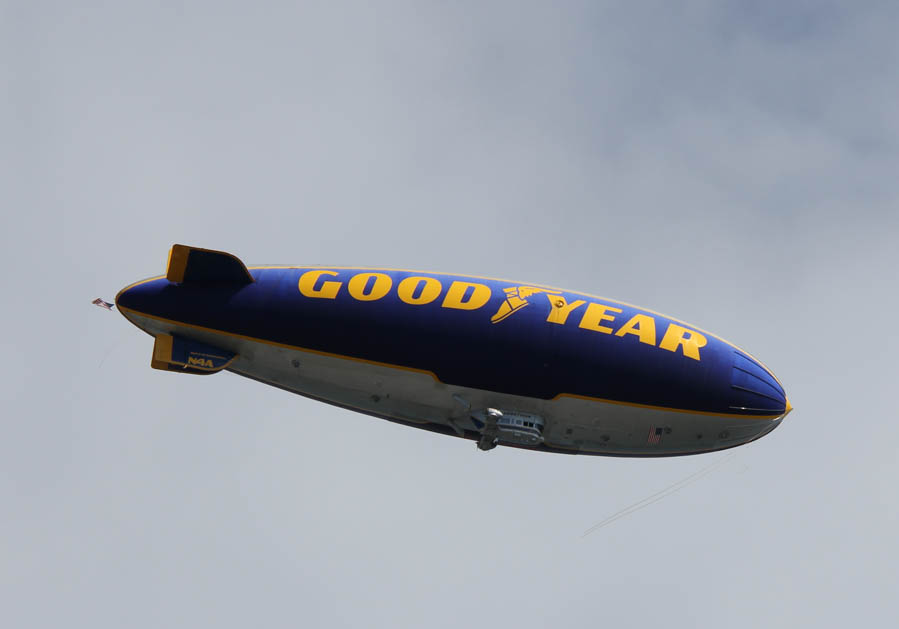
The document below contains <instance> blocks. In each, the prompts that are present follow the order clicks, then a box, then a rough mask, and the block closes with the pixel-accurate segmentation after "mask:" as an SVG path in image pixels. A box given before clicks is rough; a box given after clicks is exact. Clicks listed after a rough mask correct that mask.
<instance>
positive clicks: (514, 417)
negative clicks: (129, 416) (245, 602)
mask: <svg viewBox="0 0 899 629" xmlns="http://www.w3.org/2000/svg"><path fill="white" fill-rule="evenodd" d="M115 306H116V307H117V309H118V310H119V312H121V313H122V315H124V316H125V318H126V319H128V321H130V322H131V323H133V324H134V325H136V326H137V327H138V328H140V329H141V330H143V331H144V332H146V333H147V334H149V335H150V336H152V337H153V339H154V343H153V349H152V356H151V360H150V366H151V367H152V368H154V369H159V370H162V371H166V372H171V373H177V374H185V375H187V374H190V375H212V374H216V373H218V372H221V371H229V372H231V373H233V374H237V375H239V376H244V377H246V378H250V379H252V380H256V381H258V382H261V383H263V384H267V385H271V386H274V387H278V388H281V389H285V390H287V391H290V392H293V393H297V394H299V395H302V396H305V397H307V398H311V399H313V400H318V401H321V402H325V403H328V404H333V405H335V406H339V407H342V408H344V409H348V410H351V411H356V412H359V413H364V414H366V415H370V416H373V417H377V418H381V419H385V420H388V421H391V422H396V423H399V424H403V425H405V426H411V427H414V428H420V429H423V430H428V431H431V432H435V433H440V434H443V435H447V436H452V437H457V438H461V439H468V440H471V441H474V442H475V443H476V444H477V447H478V448H479V449H480V450H484V451H488V450H492V449H494V448H496V447H497V446H505V447H514V448H523V449H528V450H533V451H537V452H556V453H565V454H587V455H604V456H631V457H660V456H677V455H688V454H699V453H704V452H713V451H717V450H722V449H726V448H732V447H735V446H739V445H742V444H745V443H748V442H751V441H754V440H756V439H758V438H760V437H762V436H764V435H766V434H768V433H769V432H771V431H772V430H773V429H774V428H776V427H777V426H778V425H779V424H780V423H781V422H782V421H783V419H784V417H785V416H786V415H787V414H788V413H789V412H790V410H791V409H792V407H791V405H790V402H789V400H788V399H787V395H786V393H785V391H784V387H783V385H782V384H781V382H780V381H779V380H778V379H777V378H776V377H775V376H774V374H773V373H772V371H771V370H770V369H768V367H766V366H765V365H764V364H762V363H761V362H760V361H759V360H757V359H756V358H754V357H753V356H752V355H751V354H749V353H747V352H746V351H744V350H742V349H740V348H739V347H737V346H736V345H733V344H731V343H729V342H727V341H725V340H723V339H721V338H719V337H717V336H715V335H714V334H711V333H709V332H706V331H704V330H701V329H699V328H697V327H696V326H693V325H690V324H687V323H684V322H683V321H680V320H677V319H673V318H671V317H668V316H665V315H662V314H659V313H657V312H654V311H651V310H647V309H645V308H640V307H637V306H633V305H630V304H626V303H622V302H620V301H615V300H611V299H606V298H603V297H597V296H594V295H589V294H586V293H579V292H575V291H570V290H563V289H559V288H554V287H551V286H543V285H538V284H524V283H521V282H514V281H509V280H500V279H492V278H486V277H475V276H461V275H449V274H444V273H430V272H423V271H411V270H400V269H375V268H356V267H353V268H348V267H340V266H327V267H325V266H249V267H248V266H246V265H245V264H244V263H243V262H242V261H241V260H240V259H238V258H237V257H235V256H234V255H232V254H229V253H226V252H222V251H215V250H211V249H202V248H198V247H192V246H186V245H179V244H176V245H174V246H173V247H172V248H171V250H170V251H169V257H168V265H167V268H166V273H165V275H163V276H158V277H153V278H150V279H145V280H141V281H139V282H136V283H134V284H131V285H129V286H127V287H125V288H124V289H122V290H121V291H119V293H118V295H116V298H115Z"/></svg>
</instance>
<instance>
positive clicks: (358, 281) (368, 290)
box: [347, 273, 393, 301]
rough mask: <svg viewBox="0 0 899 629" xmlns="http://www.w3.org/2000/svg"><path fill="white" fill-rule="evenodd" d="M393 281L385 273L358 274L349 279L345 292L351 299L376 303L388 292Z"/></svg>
mask: <svg viewBox="0 0 899 629" xmlns="http://www.w3.org/2000/svg"><path fill="white" fill-rule="evenodd" d="M391 286H393V280H392V279H391V278H390V276H389V275H386V274H385V273H359V274H358V275H354V276H353V277H352V278H350V281H349V283H348V284H347V290H348V291H350V295H352V296H353V299H357V300H359V301H376V300H378V299H381V297H383V296H384V295H386V294H387V293H388V292H390V287H391Z"/></svg>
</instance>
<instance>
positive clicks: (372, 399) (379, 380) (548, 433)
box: [126, 312, 782, 456]
mask: <svg viewBox="0 0 899 629" xmlns="http://www.w3.org/2000/svg"><path fill="white" fill-rule="evenodd" d="M126 316H127V317H128V319H130V320H131V321H132V322H133V323H135V324H136V325H137V326H138V327H140V328H142V329H143V330H145V331H147V332H148V333H150V334H154V335H155V334H159V333H167V334H178V335H182V336H185V337H187V338H192V339H196V340H198V341H201V342H204V343H208V344H210V345H214V346H217V347H221V348H222V349H226V350H228V351H231V352H235V353H236V354H238V358H237V359H236V360H235V361H234V362H233V363H231V365H230V366H229V368H228V369H229V370H230V371H232V372H234V373H237V374H240V375H244V376H247V377H250V378H253V379H256V380H259V381H262V382H264V383H267V384H272V385H274V386H278V387H280V388H283V389H287V390H289V391H293V392H295V393H299V394H301V395H306V396H310V397H314V398H317V399H319V400H322V401H324V402H329V403H332V404H337V405H339V406H343V407H347V408H351V409H355V410H358V411H360V412H364V413H370V414H374V415H380V416H384V417H389V418H392V419H397V420H401V421H405V422H411V423H416V424H422V425H425V424H429V423H435V424H441V425H444V426H448V427H450V428H452V429H453V430H458V429H460V428H461V429H465V430H468V431H476V430H477V427H476V425H475V424H474V423H473V422H472V421H471V419H470V415H471V412H474V411H477V410H479V409H485V408H496V409H499V410H501V411H520V412H525V413H533V414H536V415H540V416H541V417H542V418H543V419H544V421H545V423H546V425H545V428H544V431H543V437H544V442H545V444H546V445H547V446H549V447H554V448H560V449H563V450H568V451H571V452H577V453H582V454H600V455H602V454H606V455H637V456H640V455H642V456H653V455H656V456H658V455H674V454H689V453H699V452H708V451H712V450H718V449H722V448H728V447H732V446H735V445H740V444H742V443H746V442H749V441H752V440H754V439H757V438H758V437H760V436H762V435H764V434H765V433H767V432H770V431H771V430H773V429H774V428H775V427H776V426H777V425H778V424H779V423H780V421H781V419H782V418H778V419H774V420H772V419H753V418H743V417H739V416H716V415H705V414H698V413H690V412H682V411H673V410H665V409H658V408H644V407H640V406H631V405H626V404H616V403H610V402H603V401H600V400H594V399H582V398H576V397H569V396H564V395H563V396H560V397H558V398H556V399H553V400H542V399H537V398H530V397H524V396H517V395H507V394H503V393H494V392H492V391H485V390H482V389H471V388H466V387H459V386H454V385H448V384H444V383H442V382H439V381H438V380H437V379H436V378H435V377H434V376H432V375H431V374H429V373H424V372H418V371H411V370H406V369H400V368H396V367H390V366H386V365H381V364H372V363H368V362H363V361H359V360H353V359H348V358H341V357H336V356H331V355H323V354H320V353H316V352H311V351H305V350H300V349H295V348H285V347H280V346H276V345H270V344H267V343H264V342H260V341H252V340H247V339H244V338H241V337H236V336H231V335H228V334H225V333H216V332H212V331H206V330H197V329H193V328H182V327H180V326H178V325H175V324H172V323H167V322H161V321H157V320H155V319H151V318H148V317H143V316H140V315H137V314H136V313H132V312H129V313H127V314H126ZM454 396H455V397H454ZM460 399H461V400H463V401H464V402H467V403H468V404H469V405H470V408H466V407H465V406H464V405H463V403H462V402H460ZM655 428H662V429H663V434H662V435H661V437H660V439H658V442H657V443H653V441H654V440H651V439H649V435H650V432H651V431H654V429H655ZM469 436H475V435H473V433H469ZM501 445H502V444H501Z"/></svg>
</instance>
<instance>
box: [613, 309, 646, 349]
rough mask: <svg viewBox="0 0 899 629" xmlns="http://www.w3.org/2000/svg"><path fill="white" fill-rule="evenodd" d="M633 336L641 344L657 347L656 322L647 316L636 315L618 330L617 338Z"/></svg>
mask: <svg viewBox="0 0 899 629" xmlns="http://www.w3.org/2000/svg"><path fill="white" fill-rule="evenodd" d="M625 334H633V335H634V336H636V337H637V338H638V339H640V342H641V343H646V344H647V345H652V346H655V344H656V320H655V319H653V318H652V317H650V316H649V315H645V314H638V315H634V316H633V317H631V318H630V321H628V322H627V323H625V324H624V325H623V326H621V327H620V328H618V331H617V332H615V336H624V335H625Z"/></svg>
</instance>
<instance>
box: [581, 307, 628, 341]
mask: <svg viewBox="0 0 899 629" xmlns="http://www.w3.org/2000/svg"><path fill="white" fill-rule="evenodd" d="M609 312H621V308H615V307H613V306H607V305H606V304H589V305H588V306H587V309H586V310H585V311H584V316H583V317H581V322H580V323H579V324H578V327H581V328H584V329H585V330H594V331H596V332H602V333H603V334H611V333H612V332H614V330H613V329H612V328H610V327H607V326H604V325H600V324H601V323H602V322H603V321H614V320H615V315H612V314H609Z"/></svg>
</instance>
